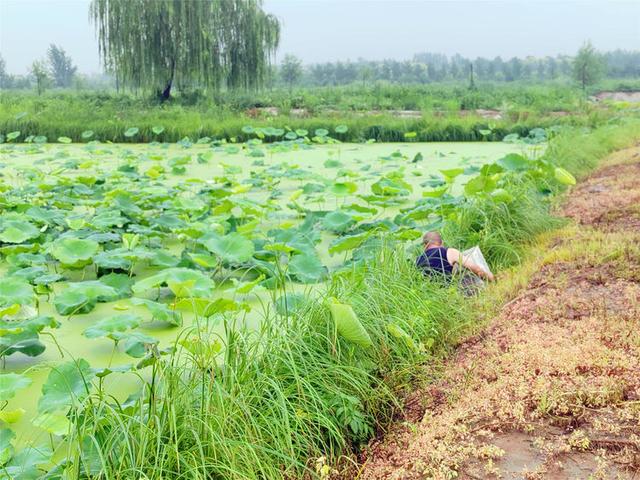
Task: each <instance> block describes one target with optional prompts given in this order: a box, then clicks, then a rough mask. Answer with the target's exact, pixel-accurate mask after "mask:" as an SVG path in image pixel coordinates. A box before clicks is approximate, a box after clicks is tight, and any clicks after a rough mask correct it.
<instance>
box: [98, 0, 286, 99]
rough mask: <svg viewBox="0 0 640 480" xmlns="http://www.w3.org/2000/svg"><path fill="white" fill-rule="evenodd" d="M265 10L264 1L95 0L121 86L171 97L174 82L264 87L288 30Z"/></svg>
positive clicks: (101, 36)
mask: <svg viewBox="0 0 640 480" xmlns="http://www.w3.org/2000/svg"><path fill="white" fill-rule="evenodd" d="M261 7H262V4H261V1H259V0H258V1H255V0H254V1H248V2H247V1H239V0H232V1H227V2H220V1H213V0H200V1H197V2H193V1H187V0H174V1H173V2H157V1H155V0H93V1H92V3H91V17H92V18H93V20H94V22H95V24H96V27H97V31H98V40H99V43H100V51H101V53H102V55H103V58H104V62H105V66H106V68H107V69H108V70H109V71H112V72H114V73H115V75H116V77H117V78H118V80H119V81H120V82H121V84H123V85H130V86H131V87H132V88H140V87H143V88H147V89H149V90H151V91H158V92H162V95H163V97H164V98H165V99H166V98H168V97H169V93H170V91H171V87H172V85H173V83H174V82H175V83H177V84H180V85H193V84H199V85H206V86H209V87H213V88H215V89H219V88H221V87H222V86H228V87H231V88H239V87H242V88H256V87H259V86H261V85H262V83H263V82H264V80H265V78H266V75H267V67H268V63H269V58H270V56H271V55H272V54H273V52H274V51H275V49H276V47H277V46H278V42H279V35H280V24H279V22H278V20H277V19H276V18H275V17H274V16H272V15H268V14H266V13H264V12H263V11H262V8H261ZM140 12H144V15H141V14H140ZM211 32H216V34H215V35H211V34H210V33H211Z"/></svg>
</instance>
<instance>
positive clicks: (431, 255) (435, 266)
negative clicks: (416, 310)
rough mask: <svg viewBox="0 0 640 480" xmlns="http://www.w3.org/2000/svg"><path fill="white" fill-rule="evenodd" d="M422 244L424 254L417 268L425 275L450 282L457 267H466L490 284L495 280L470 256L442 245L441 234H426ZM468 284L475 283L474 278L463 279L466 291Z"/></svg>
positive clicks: (419, 259) (417, 261) (420, 257)
mask: <svg viewBox="0 0 640 480" xmlns="http://www.w3.org/2000/svg"><path fill="white" fill-rule="evenodd" d="M422 243H423V244H424V252H423V253H422V254H421V255H420V256H419V257H418V259H417V260H416V267H418V268H419V269H420V270H422V273H423V274H425V275H430V276H431V277H436V276H438V277H440V278H444V279H446V280H450V279H451V278H452V277H453V273H454V271H455V270H456V267H457V268H460V267H464V268H466V269H468V270H470V271H471V272H473V273H474V274H476V275H477V276H478V277H480V278H482V279H485V280H488V281H490V282H493V281H494V280H495V277H494V276H493V274H492V273H491V272H490V271H489V270H485V269H484V268H483V267H481V266H480V265H478V264H477V263H476V262H474V261H473V260H472V259H471V258H470V257H469V256H467V255H463V254H462V252H460V250H457V249H455V248H450V247H445V246H444V245H442V236H441V235H440V233H439V232H427V233H425V234H424V236H423V237H422ZM465 277H470V279H471V281H470V282H468V281H465ZM467 283H473V277H471V276H464V277H463V281H462V287H463V289H464V290H466V287H467V286H470V285H467Z"/></svg>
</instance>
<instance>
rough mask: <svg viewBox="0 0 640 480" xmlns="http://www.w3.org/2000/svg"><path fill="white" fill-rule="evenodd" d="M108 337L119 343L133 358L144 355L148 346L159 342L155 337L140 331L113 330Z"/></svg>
mask: <svg viewBox="0 0 640 480" xmlns="http://www.w3.org/2000/svg"><path fill="white" fill-rule="evenodd" d="M109 337H110V338H111V339H113V340H115V341H116V342H118V343H119V344H121V345H122V346H123V348H124V351H125V353H126V354H127V355H129V356H131V357H133V358H142V357H144V356H145V354H146V353H147V351H148V350H149V348H150V347H152V346H155V345H158V343H159V340H158V339H157V338H153V337H150V336H149V335H145V334H144V333H140V332H126V333H121V332H114V333H112V334H111V335H109Z"/></svg>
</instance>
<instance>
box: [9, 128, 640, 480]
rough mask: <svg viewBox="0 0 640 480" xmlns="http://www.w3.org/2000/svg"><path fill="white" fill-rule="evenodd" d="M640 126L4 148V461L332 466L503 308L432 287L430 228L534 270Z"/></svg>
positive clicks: (179, 474) (35, 465) (17, 465)
mask: <svg viewBox="0 0 640 480" xmlns="http://www.w3.org/2000/svg"><path fill="white" fill-rule="evenodd" d="M639 129H640V127H639V125H638V123H637V121H634V120H624V119H623V120H620V121H618V122H617V123H615V124H611V125H608V126H603V127H600V128H598V129H596V130H593V131H588V130H580V129H564V130H563V131H561V132H560V133H557V132H556V133H555V134H553V135H556V136H555V137H554V138H552V139H551V141H550V143H549V145H548V147H547V148H546V151H545V152H544V153H543V152H542V149H541V148H540V147H535V146H533V147H532V144H534V143H536V142H533V139H529V141H528V142H523V141H521V142H519V143H515V144H506V143H504V144H484V145H479V144H475V145H472V144H463V145H447V144H435V145H434V144H431V145H419V144H407V145H394V146H391V145H364V146H363V145H358V146H354V145H349V144H339V143H334V142H332V141H331V140H330V139H329V138H328V137H327V136H326V133H324V132H319V133H321V134H322V135H319V137H320V140H318V139H316V141H315V142H314V141H311V140H310V139H308V138H307V139H305V138H304V137H303V136H302V137H301V138H298V139H295V140H287V141H282V142H275V143H271V144H263V143H262V142H260V141H259V139H256V138H254V139H253V140H251V141H249V142H247V143H245V144H229V143H220V142H216V143H210V142H209V143H206V144H205V143H200V144H196V145H193V144H191V142H186V141H185V142H181V143H180V144H178V145H169V144H161V143H154V144H149V145H144V146H136V145H131V146H129V145H110V144H103V143H97V142H89V143H87V144H85V145H73V144H70V145H66V144H64V143H65V142H67V141H68V140H70V139H62V140H61V142H62V143H63V144H62V145H56V146H53V145H48V144H40V143H31V144H15V143H10V144H6V145H2V146H0V149H1V153H2V162H3V164H4V170H3V192H2V202H3V206H4V213H3V215H2V219H1V222H0V228H1V232H0V240H1V241H2V243H3V245H2V247H0V248H1V250H0V251H1V252H2V254H3V256H4V262H3V271H4V273H5V275H4V276H3V278H2V280H1V281H0V300H1V301H2V304H1V305H0V307H2V308H3V315H4V316H5V319H4V320H3V324H2V328H3V330H2V332H3V334H2V337H1V338H2V355H3V357H4V359H5V362H6V364H7V365H9V366H11V369H12V370H13V372H14V373H5V374H3V381H4V383H3V385H5V387H3V388H0V395H1V396H2V397H1V398H2V399H3V400H8V403H7V404H6V405H5V406H4V408H3V410H2V414H3V417H2V419H3V421H4V422H5V428H4V429H3V430H2V438H3V439H5V440H4V441H5V443H3V450H2V452H3V455H5V457H4V458H7V462H6V464H5V470H6V472H7V475H9V476H12V475H13V476H14V478H20V477H19V476H18V474H23V473H24V472H25V471H26V470H28V469H29V468H30V469H31V470H30V471H32V472H33V471H36V472H37V471H42V470H48V469H51V468H52V467H53V465H54V464H56V463H58V462H61V463H59V467H58V468H59V469H60V470H64V469H66V470H67V471H68V474H70V475H71V476H72V477H77V476H82V475H85V476H89V477H98V476H101V478H129V477H130V476H131V475H132V474H134V472H135V475H136V476H143V477H147V478H158V479H159V478H167V477H170V478H190V479H195V478H203V479H204V478H210V476H211V475H212V474H214V475H220V476H223V477H225V478H265V477H266V478H281V477H282V476H302V475H317V476H322V469H323V468H324V466H325V465H326V464H327V463H329V464H331V463H334V462H336V461H337V459H338V458H339V457H340V456H341V455H342V454H344V453H347V452H349V451H351V450H352V449H354V448H356V447H357V446H358V445H359V444H360V443H361V442H363V441H366V440H367V439H368V438H369V437H370V436H371V435H372V434H373V432H374V431H375V429H376V428H377V426H378V425H381V424H384V423H385V422H386V421H387V420H388V419H389V415H390V414H391V412H392V411H393V407H394V405H395V402H396V395H397V394H398V392H401V391H402V390H403V389H404V388H406V387H407V386H408V385H410V384H411V382H412V381H414V378H413V374H414V372H415V369H414V368H413V367H414V366H415V365H417V364H420V363H422V362H426V361H429V360H430V359H433V358H435V357H437V356H439V355H442V354H444V353H446V351H447V350H448V349H449V348H450V346H451V345H452V344H453V343H454V342H455V341H456V339H457V338H459V336H460V335H461V334H462V332H464V331H465V330H466V328H467V327H468V326H470V325H473V324H474V323H475V322H476V321H477V316H478V315H479V314H480V312H482V311H486V310H487V309H490V308H492V307H491V305H492V304H493V303H492V302H499V301H500V299H499V298H494V297H492V296H486V297H485V296H481V297H479V299H477V300H473V301H469V300H464V299H463V298H462V297H461V296H460V294H459V293H458V292H457V289H456V288H455V287H452V286H447V285H441V284H439V283H437V282H430V281H425V280H424V279H423V278H422V276H421V275H420V274H419V273H418V272H417V271H416V270H415V268H414V267H413V265H412V258H413V255H415V253H414V252H415V250H414V248H415V246H416V243H415V242H416V239H418V238H419V236H420V234H421V232H422V231H423V230H425V229H428V228H441V229H442V230H443V233H444V234H445V238H446V239H447V241H448V242H450V243H451V244H455V245H456V246H460V247H467V246H472V245H476V244H477V245H480V246H481V248H482V249H483V251H484V252H485V255H486V257H487V259H488V260H489V262H490V264H491V265H492V267H493V268H495V269H496V270H500V269H502V268H505V267H508V266H511V265H516V264H518V262H519V260H520V255H521V252H522V249H523V248H525V246H526V244H527V242H528V241H529V240H530V239H531V238H533V236H534V235H535V234H537V233H539V232H541V231H544V230H547V229H550V228H553V227H554V226H556V225H557V224H558V222H557V220H555V219H554V218H553V217H552V216H551V215H550V213H549V209H550V207H551V206H552V203H553V198H554V194H555V193H559V192H560V191H562V190H563V189H564V188H565V187H566V184H571V183H573V182H574V179H573V177H572V175H571V173H573V174H574V175H576V176H580V175H582V174H584V173H586V172H588V171H589V170H590V169H591V168H593V166H595V165H596V164H597V162H598V159H599V158H602V156H604V155H605V154H606V153H608V152H610V151H612V150H613V149H616V148H621V147H623V146H626V145H628V144H629V143H631V142H633V141H634V139H637V138H638V137H640V131H639ZM550 135H551V133H550ZM253 136H254V137H255V133H254V134H253ZM316 136H318V135H316ZM537 141H538V142H539V141H540V139H538V140H537ZM523 149H524V150H523ZM522 153H526V154H527V155H528V156H523V155H522ZM565 169H567V170H568V171H566V170H565ZM569 172H571V173H569ZM327 253H328V254H329V255H327ZM256 314H258V315H257V316H252V315H256ZM7 316H8V317H7ZM256 318H257V319H258V320H259V321H256V320H255V319H256ZM174 339H175V341H174ZM167 347H169V348H167ZM44 348H46V350H44V352H45V353H44V355H45V356H42V357H41V356H40V355H42V354H43V349H44ZM14 354H15V355H14ZM25 355H26V356H25ZM62 355H64V358H62ZM27 357H30V358H32V359H33V360H29V359H28V358H27ZM42 359H46V360H47V362H44V363H43V362H40V361H39V360H42ZM51 362H53V366H52V365H51ZM40 385H42V388H41V391H42V393H41V395H40V397H39V398H38V399H37V404H35V397H34V396H33V395H32V394H31V393H32V392H33V390H34V389H35V390H37V389H38V388H39V387H40ZM114 385H117V387H114ZM25 389H26V390H25ZM129 389H130V391H132V392H134V395H132V396H131V397H129V398H125V397H126V393H127V390H129ZM20 390H22V392H30V394H29V398H31V399H33V400H32V401H33V402H34V403H31V404H29V403H28V402H26V403H25V400H24V399H25V397H24V396H21V395H23V394H21V393H18V394H17V395H16V392H19V391H20ZM136 392H137V393H136ZM115 393H117V395H114V394H115ZM23 407H24V408H23ZM26 409H29V415H25V413H26V412H25V410H26ZM11 425H15V426H16V427H17V428H18V431H21V432H22V434H21V437H20V438H16V437H15V433H14V432H13V430H12V429H11V428H10V426H11ZM27 433H28V435H27ZM27 437H29V439H30V441H29V442H26V440H27ZM25 443H26V444H27V445H28V446H27V447H26V450H25V449H23V450H20V451H19V453H15V449H16V448H18V450H19V448H20V447H19V446H20V445H22V446H24V445H25ZM25 478H26V477H25Z"/></svg>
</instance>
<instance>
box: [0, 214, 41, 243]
mask: <svg viewBox="0 0 640 480" xmlns="http://www.w3.org/2000/svg"><path fill="white" fill-rule="evenodd" d="M1 225H2V227H1V228H2V232H0V241H2V242H4V243H24V242H26V241H27V240H31V239H32V238H36V237H38V236H39V235H40V230H39V229H38V228H37V227H36V226H35V225H33V224H32V223H29V222H27V221H25V220H18V219H9V220H2V222H1Z"/></svg>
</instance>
